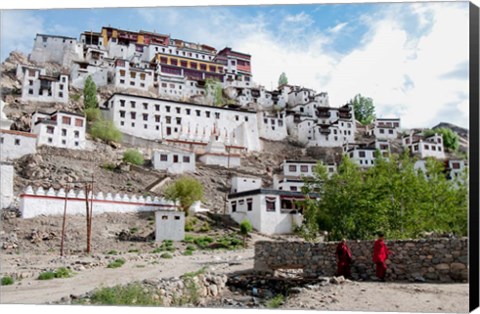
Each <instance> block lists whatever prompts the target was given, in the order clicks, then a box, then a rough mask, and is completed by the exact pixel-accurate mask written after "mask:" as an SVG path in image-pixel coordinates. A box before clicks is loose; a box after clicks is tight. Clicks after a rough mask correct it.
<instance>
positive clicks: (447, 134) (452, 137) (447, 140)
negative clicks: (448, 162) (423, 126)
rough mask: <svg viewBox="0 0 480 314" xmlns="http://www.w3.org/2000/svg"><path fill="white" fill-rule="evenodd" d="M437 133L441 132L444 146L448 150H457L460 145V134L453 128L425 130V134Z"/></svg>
mask: <svg viewBox="0 0 480 314" xmlns="http://www.w3.org/2000/svg"><path fill="white" fill-rule="evenodd" d="M435 133H437V134H441V135H442V137H443V146H444V147H445V149H447V150H448V151H456V150H458V147H459V145H460V144H459V137H458V134H457V133H455V132H453V131H452V130H451V129H448V128H436V129H433V130H426V131H424V132H423V135H425V136H431V135H434V134H435Z"/></svg>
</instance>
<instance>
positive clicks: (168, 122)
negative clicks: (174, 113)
mask: <svg viewBox="0 0 480 314" xmlns="http://www.w3.org/2000/svg"><path fill="white" fill-rule="evenodd" d="M165 123H166V124H170V123H172V117H170V116H166V117H165Z"/></svg>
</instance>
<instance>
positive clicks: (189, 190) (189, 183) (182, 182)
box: [163, 177, 203, 215]
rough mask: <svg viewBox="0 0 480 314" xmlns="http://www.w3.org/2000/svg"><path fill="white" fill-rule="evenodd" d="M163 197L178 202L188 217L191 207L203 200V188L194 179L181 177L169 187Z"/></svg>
mask: <svg viewBox="0 0 480 314" xmlns="http://www.w3.org/2000/svg"><path fill="white" fill-rule="evenodd" d="M163 195H164V197H165V198H166V199H167V200H170V201H174V202H177V201H178V202H179V203H180V207H181V208H182V210H183V211H184V212H185V215H188V209H189V208H190V206H192V205H193V203H195V202H196V201H199V200H201V199H202V198H203V186H202V184H201V183H200V182H199V181H198V180H196V179H194V178H192V177H181V178H179V179H177V180H176V181H175V182H173V183H172V184H169V185H167V187H166V188H165V190H164V191H163Z"/></svg>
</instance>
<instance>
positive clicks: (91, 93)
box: [83, 75, 98, 109]
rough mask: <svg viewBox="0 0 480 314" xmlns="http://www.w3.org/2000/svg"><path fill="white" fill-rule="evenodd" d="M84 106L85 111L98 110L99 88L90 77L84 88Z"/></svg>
mask: <svg viewBox="0 0 480 314" xmlns="http://www.w3.org/2000/svg"><path fill="white" fill-rule="evenodd" d="M83 106H84V109H90V108H97V107H98V102H97V86H96V85H95V82H94V81H93V79H92V76H91V75H89V76H88V77H87V79H86V80H85V86H84V87H83Z"/></svg>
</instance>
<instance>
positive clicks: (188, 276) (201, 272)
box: [180, 267, 205, 278]
mask: <svg viewBox="0 0 480 314" xmlns="http://www.w3.org/2000/svg"><path fill="white" fill-rule="evenodd" d="M204 273H205V267H202V268H200V269H199V270H197V271H193V272H190V273H185V274H183V275H181V276H180V278H193V277H195V276H198V275H200V274H204Z"/></svg>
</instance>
